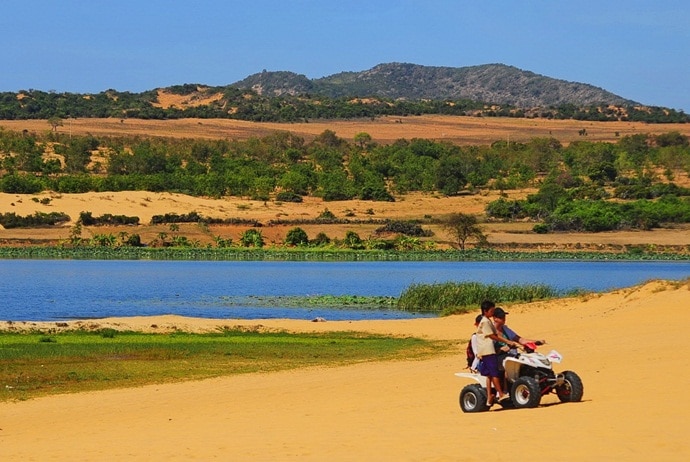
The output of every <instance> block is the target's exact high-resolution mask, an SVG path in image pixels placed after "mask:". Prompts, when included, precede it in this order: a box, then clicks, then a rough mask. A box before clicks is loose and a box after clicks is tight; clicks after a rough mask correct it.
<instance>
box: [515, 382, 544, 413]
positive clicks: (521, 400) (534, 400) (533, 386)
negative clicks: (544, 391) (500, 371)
mask: <svg viewBox="0 0 690 462" xmlns="http://www.w3.org/2000/svg"><path fill="white" fill-rule="evenodd" d="M510 399H511V401H513V404H515V407H516V408H518V409H520V408H523V407H537V406H539V402H540V401H541V390H539V382H537V379H534V378H532V377H520V378H519V379H517V380H516V381H515V383H513V387H512V389H511V391H510Z"/></svg>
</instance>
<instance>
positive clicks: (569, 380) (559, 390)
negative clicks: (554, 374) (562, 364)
mask: <svg viewBox="0 0 690 462" xmlns="http://www.w3.org/2000/svg"><path fill="white" fill-rule="evenodd" d="M563 377H564V379H565V381H564V382H563V385H559V386H557V387H556V394H557V395H558V399H560V400H561V402H562V403H576V402H578V401H582V394H583V393H584V386H583V385H582V380H580V376H578V375H577V374H576V373H575V372H573V371H565V372H564V373H563Z"/></svg>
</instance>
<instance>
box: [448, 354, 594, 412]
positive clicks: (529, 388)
mask: <svg viewBox="0 0 690 462" xmlns="http://www.w3.org/2000/svg"><path fill="white" fill-rule="evenodd" d="M523 347H524V352H523V353H517V354H515V355H514V356H513V355H508V356H506V358H505V359H504V360H503V367H504V368H505V377H504V378H503V384H502V385H503V389H504V390H507V391H509V392H510V399H504V400H502V401H501V402H500V403H499V404H500V405H501V406H503V407H515V408H529V407H537V406H539V402H540V401H541V397H542V396H544V395H547V394H549V393H553V392H555V393H556V394H557V395H558V399H559V400H561V402H564V403H565V402H577V401H581V400H582V394H583V392H584V388H583V385H582V380H580V377H579V376H578V375H577V374H576V373H575V372H572V371H565V372H562V373H560V374H556V373H555V372H554V371H553V367H552V363H560V362H561V360H562V359H563V357H562V356H561V355H560V354H559V353H558V352H557V351H555V350H551V351H550V352H549V353H548V354H547V355H546V356H545V355H543V354H541V353H537V352H536V349H537V345H535V344H534V343H528V344H527V345H524V346H523ZM455 375H456V376H458V377H463V378H468V379H473V380H475V381H477V382H478V383H473V384H470V385H466V386H465V387H464V388H463V389H462V391H461V392H460V408H461V409H462V410H463V412H483V411H488V410H489V406H488V405H487V404H486V401H487V396H486V394H487V392H486V377H485V376H483V375H481V374H479V373H468V372H458V373H456V374H455Z"/></svg>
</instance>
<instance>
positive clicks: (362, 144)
mask: <svg viewBox="0 0 690 462" xmlns="http://www.w3.org/2000/svg"><path fill="white" fill-rule="evenodd" d="M355 143H356V144H357V145H358V146H359V148H360V149H364V148H366V147H367V146H369V144H371V135H370V134H368V133H366V132H359V133H357V134H356V135H355Z"/></svg>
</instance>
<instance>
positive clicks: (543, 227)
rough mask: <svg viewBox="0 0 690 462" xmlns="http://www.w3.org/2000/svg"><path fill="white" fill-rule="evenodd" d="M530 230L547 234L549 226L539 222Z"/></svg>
mask: <svg viewBox="0 0 690 462" xmlns="http://www.w3.org/2000/svg"><path fill="white" fill-rule="evenodd" d="M532 231H534V232H535V233H537V234H547V233H548V232H549V227H548V226H546V225H545V224H543V223H539V224H536V225H534V227H533V228H532Z"/></svg>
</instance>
